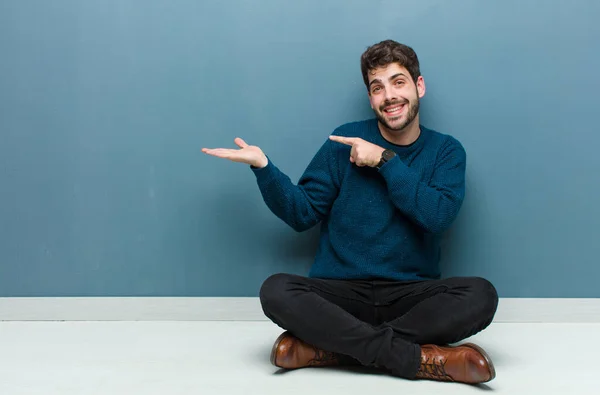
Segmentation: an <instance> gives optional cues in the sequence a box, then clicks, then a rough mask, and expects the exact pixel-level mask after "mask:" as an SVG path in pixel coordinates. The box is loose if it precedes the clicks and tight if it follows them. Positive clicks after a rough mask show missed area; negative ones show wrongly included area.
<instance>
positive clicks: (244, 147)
mask: <svg viewBox="0 0 600 395" xmlns="http://www.w3.org/2000/svg"><path fill="white" fill-rule="evenodd" d="M233 141H234V143H235V144H236V145H237V146H238V147H240V149H229V148H213V149H210V148H202V152H204V153H205V154H208V155H212V156H216V157H218V158H225V159H229V160H231V161H233V162H240V163H246V164H248V165H252V166H255V167H265V166H266V165H267V162H268V159H267V157H266V155H265V154H264V152H263V151H262V150H261V149H260V148H259V147H257V146H255V145H248V144H247V143H246V142H245V141H244V140H242V139H241V138H239V137H237V138H236V139H235V140H233Z"/></svg>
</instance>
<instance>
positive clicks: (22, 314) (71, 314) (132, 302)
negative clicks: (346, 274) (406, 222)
mask: <svg viewBox="0 0 600 395" xmlns="http://www.w3.org/2000/svg"><path fill="white" fill-rule="evenodd" d="M266 320H268V319H267V318H266V317H265V315H264V314H263V312H262V309H261V306H260V302H259V300H258V298H256V297H247V298H237V297H236V298H225V297H223V298H220V297H217V298H212V297H210V298H209V297H83V298H80V297H61V298H52V297H48V298H45V297H44V298H34V297H27V298H0V321H266ZM494 322H498V323H502V322H505V323H511V322H512V323H518V322H588V323H600V298H595V299H572V298H569V299H563V298H552V299H550V298H540V299H536V298H501V299H500V303H499V306H498V311H497V313H496V317H495V319H494Z"/></svg>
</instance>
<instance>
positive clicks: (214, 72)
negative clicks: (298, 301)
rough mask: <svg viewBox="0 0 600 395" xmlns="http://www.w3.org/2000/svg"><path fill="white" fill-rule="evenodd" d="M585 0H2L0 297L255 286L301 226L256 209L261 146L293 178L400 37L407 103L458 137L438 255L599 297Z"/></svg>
mask: <svg viewBox="0 0 600 395" xmlns="http://www.w3.org/2000/svg"><path fill="white" fill-rule="evenodd" d="M599 17H600V2H597V1H595V0H587V1H585V0H579V1H571V2H568V3H567V2H550V1H548V2H542V1H533V0H510V1H506V0H503V1H499V0H498V1H492V2H482V1H477V0H463V1H446V0H443V1H442V0H438V1H434V0H423V1H417V2H415V1H410V2H399V1H391V0H390V1H374V0H368V1H367V0H364V1H352V2H350V1H345V0H335V1H334V0H329V1H316V0H310V1H307V0H304V1H297V2H281V1H276V0H268V1H266V0H262V1H216V0H215V1H197V0H187V1H186V0H176V1H159V0H144V1H141V0H139V1H133V0H110V1H108V0H102V1H100V0H88V1H78V0H60V1H52V2H50V1H43V0H38V1H33V0H29V1H17V0H0V296H68V295H73V296H75V295H76V296H87V295H107V296H109V295H110V296H128V295H174V296H177V295H190V296H256V295H257V294H258V289H259V287H260V284H261V282H262V281H263V280H264V279H265V278H266V277H267V276H268V275H269V274H271V273H275V272H280V271H285V272H293V273H299V274H306V272H307V270H308V268H309V266H310V264H311V260H312V256H313V253H314V251H315V248H316V240H317V237H318V228H315V229H313V230H311V231H308V232H306V233H302V234H297V233H295V232H294V231H293V230H291V229H289V228H287V227H286V225H285V224H283V223H282V222H281V221H280V220H279V219H277V218H276V217H275V216H274V215H273V214H271V213H270V211H268V209H267V207H266V206H265V205H264V203H263V202H262V198H261V196H260V193H259V191H258V188H257V186H256V183H255V179H254V176H253V174H252V173H251V171H250V170H249V169H248V168H247V167H246V166H244V165H240V164H236V163H231V162H227V161H223V160H219V159H216V158H212V157H209V156H205V155H204V154H202V153H201V152H200V149H201V148H202V147H223V146H233V138H234V137H236V136H241V137H243V138H245V139H246V140H247V141H248V142H249V143H251V144H256V145H259V146H261V147H262V148H263V150H264V151H265V152H267V154H268V155H269V156H270V157H271V158H272V159H273V161H274V162H275V163H276V164H277V165H278V166H279V167H280V168H281V169H282V170H284V171H285V172H286V173H287V174H288V175H289V176H290V177H291V178H292V179H293V180H297V179H298V177H299V176H300V175H301V173H302V171H303V170H304V168H305V166H306V165H307V163H308V161H309V160H310V159H311V158H312V156H313V154H314V153H315V152H316V150H317V149H318V147H319V146H320V145H321V144H322V143H323V141H324V139H326V138H327V136H328V135H329V133H330V132H331V131H332V130H333V129H334V128H335V127H336V126H338V125H340V124H342V123H345V122H349V121H354V120H359V119H364V118H367V117H371V115H372V113H371V110H370V108H369V105H368V101H367V97H366V95H365V89H364V87H363V85H362V80H361V74H360V69H359V57H360V54H361V53H362V52H363V50H364V49H365V48H366V47H367V46H368V45H370V44H373V43H375V42H378V41H380V40H383V39H386V38H392V39H396V40H398V41H401V42H404V43H407V44H409V45H411V46H413V47H414V48H415V50H416V51H417V53H418V55H419V57H420V59H421V62H422V72H423V74H424V77H425V80H426V83H427V88H428V92H427V95H426V97H425V98H424V100H423V104H422V120H423V123H424V124H425V125H427V126H429V127H432V128H434V129H437V130H439V131H441V132H444V133H450V134H453V135H454V136H456V137H457V138H458V139H459V140H460V141H461V142H462V143H463V145H464V146H465V148H466V150H467V154H468V169H467V178H468V185H467V198H466V200H465V204H464V206H463V210H462V211H461V214H460V216H459V218H458V220H457V221H456V223H455V226H454V227H453V228H452V230H451V231H450V232H448V233H447V234H446V236H445V239H444V251H443V252H444V260H443V263H442V265H443V269H444V275H445V276H450V275H480V276H485V277H487V278H489V279H490V280H492V281H493V282H494V283H495V284H496V286H497V287H498V290H499V292H500V294H501V296H504V297H600V288H599V287H598V286H597V281H598V279H599V278H600V262H598V257H599V256H600V242H598V241H597V238H598V235H599V233H598V229H599V228H600V215H599V209H598V207H599V206H598V203H594V202H597V201H598V194H599V193H600V177H599V176H598V171H599V170H600V156H599V155H598V154H597V150H598V147H599V146H600V133H599V130H598V126H597V121H596V118H597V116H598V109H597V107H598V99H597V95H598V92H599V91H600V78H599V77H598V73H599V70H600V47H599V45H598V43H597V42H598V41H597V40H598V38H600V27H599V26H600V25H599V24H598V23H597V20H598V19H599Z"/></svg>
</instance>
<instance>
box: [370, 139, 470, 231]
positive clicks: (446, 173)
mask: <svg viewBox="0 0 600 395" xmlns="http://www.w3.org/2000/svg"><path fill="white" fill-rule="evenodd" d="M465 169H466V153H465V150H464V148H463V147H462V145H461V144H460V143H459V142H458V141H456V140H454V139H451V140H450V141H449V143H448V144H446V146H445V147H444V148H443V149H442V151H441V152H440V155H439V157H438V159H437V161H436V164H435V170H434V173H433V177H432V179H431V181H430V182H429V184H427V183H424V182H422V181H420V177H419V175H418V174H417V173H416V172H415V171H414V170H412V169H411V168H410V167H408V166H406V165H405V164H404V163H403V162H402V161H401V160H400V158H398V157H397V156H396V157H394V158H393V159H391V160H390V161H388V162H387V163H385V164H384V165H383V166H382V167H381V169H380V170H379V172H380V174H381V175H382V176H383V178H384V179H385V181H386V182H387V186H388V190H389V193H390V198H391V200H392V202H393V203H394V205H395V206H396V207H397V208H398V210H400V211H401V212H402V213H403V214H405V215H406V216H408V217H409V218H410V219H411V220H413V221H414V222H415V223H416V224H418V225H419V226H420V227H421V228H423V229H424V230H425V231H427V232H430V233H441V232H443V231H444V230H446V229H447V228H448V227H450V225H451V224H452V222H453V221H454V219H455V218H456V216H457V215H458V211H459V209H460V207H461V206H462V202H463V199H464V196H465Z"/></svg>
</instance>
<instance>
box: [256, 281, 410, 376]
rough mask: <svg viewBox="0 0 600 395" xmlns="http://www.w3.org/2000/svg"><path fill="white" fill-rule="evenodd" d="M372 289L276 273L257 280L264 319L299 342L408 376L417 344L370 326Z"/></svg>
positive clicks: (391, 330) (390, 329) (357, 283)
mask: <svg viewBox="0 0 600 395" xmlns="http://www.w3.org/2000/svg"><path fill="white" fill-rule="evenodd" d="M372 289H373V286H372V282H369V281H363V282H361V281H337V280H321V279H312V278H306V277H301V276H296V275H290V274H276V275H273V276H271V277H269V278H268V279H267V280H266V281H265V282H264V283H263V286H262V287H261V290H260V300H261V304H262V307H263V311H264V313H265V315H266V316H267V317H269V318H270V319H271V320H272V321H273V322H274V323H276V324H277V325H279V326H280V327H282V328H284V329H286V330H288V331H290V332H291V333H293V334H294V335H295V336H297V337H298V338H300V339H302V340H303V341H305V342H307V343H309V344H311V345H313V346H315V347H318V348H320V349H322V350H327V351H331V352H335V353H338V354H342V355H345V356H350V357H352V358H354V359H355V360H357V361H359V362H360V363H361V364H362V365H365V366H378V367H383V368H386V369H387V370H389V371H391V372H392V373H393V374H395V375H398V376H401V377H406V378H414V377H415V375H416V373H417V371H418V369H419V366H420V358H421V351H420V347H419V346H418V345H417V344H414V343H412V342H409V341H406V340H404V339H402V338H401V337H400V336H398V335H396V334H395V332H394V328H393V327H392V326H379V327H375V326H374V325H373V323H374V322H375V319H376V315H375V307H374V305H373V299H372V295H373V294H372Z"/></svg>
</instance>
